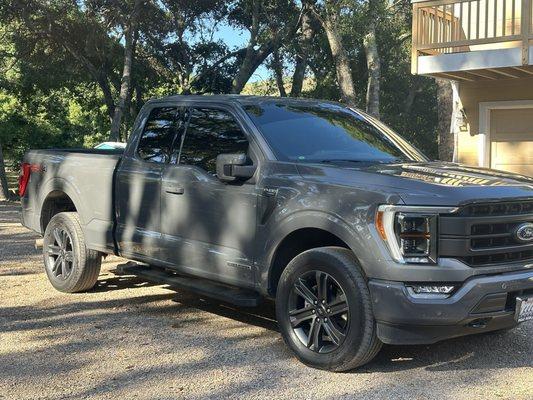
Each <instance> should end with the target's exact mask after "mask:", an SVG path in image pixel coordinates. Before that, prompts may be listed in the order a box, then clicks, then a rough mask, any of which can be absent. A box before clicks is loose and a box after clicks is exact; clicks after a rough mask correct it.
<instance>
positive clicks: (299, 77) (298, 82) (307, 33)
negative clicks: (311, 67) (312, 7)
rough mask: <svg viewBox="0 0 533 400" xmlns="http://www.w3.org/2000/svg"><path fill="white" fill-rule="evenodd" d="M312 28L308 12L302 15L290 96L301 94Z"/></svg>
mask: <svg viewBox="0 0 533 400" xmlns="http://www.w3.org/2000/svg"><path fill="white" fill-rule="evenodd" d="M313 35H314V29H313V25H312V24H311V16H310V15H309V13H308V12H305V13H304V14H303V15H302V36H301V43H300V52H299V54H298V55H297V56H296V65H295V67H294V73H293V75H292V87H291V97H299V96H300V95H301V94H302V88H303V83H304V79H305V70H306V68H307V60H308V58H309V50H310V46H311V40H312V39H313Z"/></svg>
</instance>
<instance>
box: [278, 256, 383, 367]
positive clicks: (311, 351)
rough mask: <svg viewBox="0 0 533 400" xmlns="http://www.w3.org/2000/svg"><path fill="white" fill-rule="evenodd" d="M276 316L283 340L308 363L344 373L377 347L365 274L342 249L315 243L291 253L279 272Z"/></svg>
mask: <svg viewBox="0 0 533 400" xmlns="http://www.w3.org/2000/svg"><path fill="white" fill-rule="evenodd" d="M313 275H314V276H315V277H314V278H313ZM319 281H320V282H322V283H320V284H319V283H318V282H319ZM313 282H315V283H316V286H313ZM324 283H325V284H324ZM306 288H307V289H310V290H311V294H310V293H309V291H307V289H306ZM321 288H326V289H325V290H326V291H325V292H324V291H322V289H321ZM319 289H320V291H321V292H322V295H320V294H319V293H318V292H319ZM302 294H303V295H302ZM311 295H313V296H315V297H313V296H311ZM324 299H325V300H324ZM311 300H313V304H311ZM322 300H324V301H325V302H324V304H322ZM315 301H316V302H317V304H316V305H315V304H314V302H315ZM321 304H322V305H321ZM345 309H346V310H345ZM310 313H311V314H310ZM276 316H277V320H278V324H279V327H280V330H281V334H282V336H283V339H284V340H285V343H287V345H288V346H289V348H290V349H291V350H292V351H293V352H294V354H295V355H296V357H297V358H298V359H299V360H300V361H301V362H303V363H304V364H306V365H308V366H310V367H314V368H319V369H324V370H329V371H348V370H351V369H354V368H356V367H360V366H362V365H364V364H366V363H368V362H369V361H370V360H372V359H373V358H374V357H375V356H376V354H377V353H378V352H379V350H380V349H381V346H382V343H381V341H380V340H379V339H378V337H377V336H376V322H375V320H374V315H373V312H372V304H371V300H370V292H369V290H368V286H367V283H366V279H365V275H364V273H363V271H362V269H361V267H360V266H359V264H358V262H357V260H356V258H355V256H354V255H353V253H352V252H351V251H349V250H347V249H345V248H341V247H321V248H316V249H312V250H308V251H305V252H303V253H301V254H299V255H298V256H296V257H295V258H294V259H293V260H292V261H291V262H290V263H289V265H288V266H287V267H286V268H285V270H284V271H283V273H282V274H281V278H280V281H279V283H278V289H277V293H276ZM317 321H320V322H317ZM313 323H314V325H313ZM311 332H313V334H311ZM317 332H318V333H317ZM311 342H312V343H311Z"/></svg>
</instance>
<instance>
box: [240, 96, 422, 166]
mask: <svg viewBox="0 0 533 400" xmlns="http://www.w3.org/2000/svg"><path fill="white" fill-rule="evenodd" d="M244 109H245V111H246V113H247V114H248V115H249V116H250V118H251V119H252V121H253V122H254V124H255V125H256V126H257V128H258V129H259V130H260V131H261V133H262V134H263V136H264V137H265V139H266V140H267V142H268V143H269V145H270V147H271V148H272V150H273V151H274V153H275V155H276V157H277V158H278V159H279V160H281V161H294V162H329V163H331V162H354V163H357V162H372V163H374V162H376V163H391V162H400V161H426V160H427V158H426V157H425V156H424V155H423V154H422V153H420V151H418V150H417V149H415V148H414V147H413V146H411V145H410V144H408V143H407V142H406V141H405V140H403V139H402V138H401V137H400V136H399V135H397V134H396V133H394V132H393V131H391V130H390V129H389V128H387V127H386V126H385V125H383V124H382V123H380V122H379V121H377V120H374V119H373V118H371V117H369V116H366V115H364V114H363V113H359V112H356V111H354V110H352V109H350V108H347V107H343V106H341V105H336V104H332V103H305V102H296V101H295V102H279V103H276V102H265V103H263V104H259V105H258V104H254V105H245V106H244Z"/></svg>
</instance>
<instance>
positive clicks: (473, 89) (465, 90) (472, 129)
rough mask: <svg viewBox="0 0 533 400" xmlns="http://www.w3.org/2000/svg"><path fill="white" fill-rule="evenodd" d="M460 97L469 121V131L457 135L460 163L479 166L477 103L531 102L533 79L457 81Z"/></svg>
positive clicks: (532, 98) (532, 97)
mask: <svg viewBox="0 0 533 400" xmlns="http://www.w3.org/2000/svg"><path fill="white" fill-rule="evenodd" d="M459 97H460V98H461V102H462V103H463V107H464V110H465V113H466V117H467V122H468V130H467V131H466V132H461V133H459V137H458V158H459V162H461V163H464V164H469V165H478V149H479V144H478V133H479V103H481V102H487V101H512V100H533V76H532V77H531V78H528V79H500V80H483V81H478V82H460V83H459Z"/></svg>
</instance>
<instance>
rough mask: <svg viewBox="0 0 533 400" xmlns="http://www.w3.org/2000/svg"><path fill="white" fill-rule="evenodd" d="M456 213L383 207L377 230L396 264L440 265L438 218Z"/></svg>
mask: <svg viewBox="0 0 533 400" xmlns="http://www.w3.org/2000/svg"><path fill="white" fill-rule="evenodd" d="M455 210H456V209H455V208H449V207H445V208H441V207H412V206H392V205H382V206H379V208H378V212H377V215H376V228H377V230H378V232H379V234H380V236H381V237H382V239H383V240H384V241H385V242H386V243H387V247H388V248H389V251H390V253H391V256H392V258H393V259H394V260H395V261H397V262H400V263H419V264H434V263H436V261H437V242H438V237H437V236H438V233H437V232H438V230H437V224H438V216H439V214H441V213H442V214H444V213H446V214H448V213H451V212H454V211H455Z"/></svg>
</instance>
